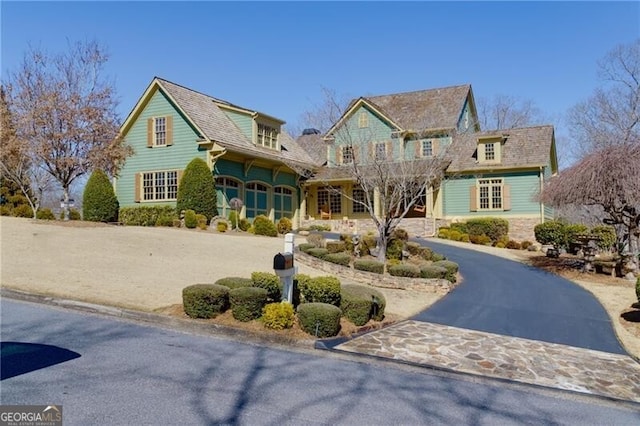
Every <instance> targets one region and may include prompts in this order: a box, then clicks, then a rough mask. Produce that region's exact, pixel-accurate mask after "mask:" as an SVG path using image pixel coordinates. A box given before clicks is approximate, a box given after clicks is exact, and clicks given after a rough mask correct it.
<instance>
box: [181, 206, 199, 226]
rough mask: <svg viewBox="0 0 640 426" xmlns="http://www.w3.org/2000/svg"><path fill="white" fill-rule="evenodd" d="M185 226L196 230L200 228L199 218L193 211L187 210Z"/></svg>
mask: <svg viewBox="0 0 640 426" xmlns="http://www.w3.org/2000/svg"><path fill="white" fill-rule="evenodd" d="M184 226H186V227H187V228H189V229H194V228H195V227H196V226H198V216H197V215H196V212H195V211H193V210H187V211H185V212H184Z"/></svg>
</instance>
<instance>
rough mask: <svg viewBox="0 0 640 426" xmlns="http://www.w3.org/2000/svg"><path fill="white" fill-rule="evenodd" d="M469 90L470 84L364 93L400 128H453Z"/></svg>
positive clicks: (414, 129) (416, 129)
mask: <svg viewBox="0 0 640 426" xmlns="http://www.w3.org/2000/svg"><path fill="white" fill-rule="evenodd" d="M470 90H471V85H470V84H464V85H460V86H451V87H444V88H440V89H429V90H421V91H417V92H406V93H395V94H390V95H382V96H369V97H365V98H363V99H365V100H366V101H368V102H370V103H371V104H372V105H373V106H374V107H376V108H377V109H379V110H380V112H382V113H383V114H384V115H386V116H387V117H388V118H390V119H391V120H393V121H394V122H396V123H397V124H398V125H400V126H401V127H402V128H403V130H413V131H418V130H425V129H442V128H446V129H453V128H456V126H457V124H458V119H459V118H460V114H461V113H462V108H463V106H464V103H465V101H466V99H467V96H468V95H469V93H470Z"/></svg>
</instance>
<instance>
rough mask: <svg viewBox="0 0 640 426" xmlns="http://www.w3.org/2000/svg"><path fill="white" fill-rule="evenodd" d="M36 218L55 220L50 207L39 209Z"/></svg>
mask: <svg viewBox="0 0 640 426" xmlns="http://www.w3.org/2000/svg"><path fill="white" fill-rule="evenodd" d="M36 218H38V219H42V220H56V215H55V214H53V212H52V211H51V209H40V210H38V212H37V213H36Z"/></svg>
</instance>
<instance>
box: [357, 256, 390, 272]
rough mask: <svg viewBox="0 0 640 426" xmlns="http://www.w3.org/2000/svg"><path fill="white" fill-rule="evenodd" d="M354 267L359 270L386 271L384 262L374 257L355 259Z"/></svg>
mask: <svg viewBox="0 0 640 426" xmlns="http://www.w3.org/2000/svg"><path fill="white" fill-rule="evenodd" d="M353 268H354V269H357V270H359V271H367V272H374V273H376V274H382V273H383V272H384V263H382V262H378V261H377V260H373V259H356V260H354V261H353Z"/></svg>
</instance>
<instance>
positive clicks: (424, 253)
mask: <svg viewBox="0 0 640 426" xmlns="http://www.w3.org/2000/svg"><path fill="white" fill-rule="evenodd" d="M418 256H420V258H421V259H424V260H433V250H431V249H430V248H429V247H420V250H418Z"/></svg>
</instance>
